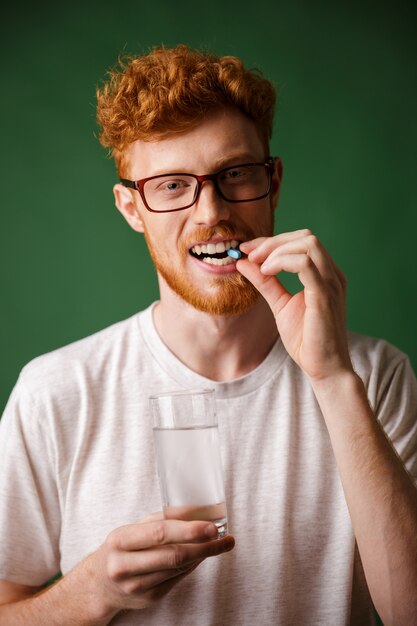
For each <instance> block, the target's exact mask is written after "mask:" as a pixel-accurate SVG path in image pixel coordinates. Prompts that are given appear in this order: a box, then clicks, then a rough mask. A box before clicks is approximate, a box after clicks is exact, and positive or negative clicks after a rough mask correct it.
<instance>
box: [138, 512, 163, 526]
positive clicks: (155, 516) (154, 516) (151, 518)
mask: <svg viewBox="0 0 417 626" xmlns="http://www.w3.org/2000/svg"><path fill="white" fill-rule="evenodd" d="M163 519H164V513H163V511H156V512H155V513H150V514H149V515H148V516H147V517H144V518H143V519H141V520H140V521H139V522H138V524H147V523H148V522H158V521H159V520H163Z"/></svg>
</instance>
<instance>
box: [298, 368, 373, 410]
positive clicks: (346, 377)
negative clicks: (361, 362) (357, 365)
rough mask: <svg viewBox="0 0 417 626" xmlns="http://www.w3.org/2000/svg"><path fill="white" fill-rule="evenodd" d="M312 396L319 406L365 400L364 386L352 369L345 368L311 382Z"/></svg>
mask: <svg viewBox="0 0 417 626" xmlns="http://www.w3.org/2000/svg"><path fill="white" fill-rule="evenodd" d="M310 382H311V386H312V389H313V391H314V395H315V396H316V399H317V401H318V403H319V404H320V406H321V407H322V408H324V407H323V405H324V406H326V405H328V404H332V405H334V404H340V403H341V402H344V401H346V402H349V400H352V399H353V398H355V397H362V398H367V396H366V390H365V386H364V384H363V381H362V379H361V378H360V376H359V375H358V374H357V373H356V372H355V371H354V369H353V368H346V369H344V370H340V371H339V372H335V373H334V374H332V375H330V376H326V377H325V378H320V379H316V380H311V379H310Z"/></svg>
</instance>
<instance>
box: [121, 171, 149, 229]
mask: <svg viewBox="0 0 417 626" xmlns="http://www.w3.org/2000/svg"><path fill="white" fill-rule="evenodd" d="M113 193H114V199H115V202H116V206H117V208H118V209H119V211H120V213H121V214H122V215H123V217H124V218H125V220H126V222H127V223H128V224H129V226H130V227H131V228H133V230H136V231H137V232H138V233H143V231H144V225H143V221H142V218H141V216H140V212H139V209H138V207H137V205H136V203H135V201H134V198H133V193H132V192H131V190H130V189H128V188H127V187H124V186H123V185H121V184H120V183H117V185H115V186H114V187H113Z"/></svg>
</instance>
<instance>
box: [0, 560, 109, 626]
mask: <svg viewBox="0 0 417 626" xmlns="http://www.w3.org/2000/svg"><path fill="white" fill-rule="evenodd" d="M89 570H90V567H89V563H88V562H87V560H86V561H84V562H82V563H81V564H80V565H79V566H77V568H76V569H75V570H73V571H72V572H70V573H69V574H68V576H65V577H63V578H61V579H60V580H59V581H58V582H57V583H55V584H54V585H52V586H50V587H47V588H46V589H44V590H43V591H41V592H39V593H38V594H36V595H34V596H31V597H27V598H24V599H20V600H18V601H15V602H9V603H7V604H2V605H1V606H0V624H7V626H27V625H28V624H30V625H31V626H45V624H48V626H106V625H107V624H109V623H110V621H111V620H112V619H113V617H114V616H115V615H116V614H117V612H118V611H117V610H114V611H111V610H108V609H106V608H105V607H104V606H103V603H100V602H99V600H98V598H97V588H96V585H95V578H96V577H95V575H94V572H91V571H89Z"/></svg>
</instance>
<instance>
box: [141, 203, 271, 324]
mask: <svg viewBox="0 0 417 626" xmlns="http://www.w3.org/2000/svg"><path fill="white" fill-rule="evenodd" d="M273 227H274V225H273V211H271V218H270V220H269V223H268V224H267V225H266V224H265V225H264V228H260V230H261V231H262V232H259V233H257V234H255V233H254V232H253V231H252V229H250V228H249V227H245V228H244V229H236V228H232V227H231V226H230V225H229V224H227V223H226V222H219V223H218V224H217V225H216V226H215V227H213V228H207V227H201V228H198V229H196V231H194V232H193V233H192V237H188V238H187V242H186V241H184V242H183V243H182V244H181V245H180V248H179V251H180V258H181V259H184V258H185V255H187V254H190V253H189V247H190V245H192V243H193V242H195V241H208V240H210V239H211V238H212V237H214V236H215V235H218V236H220V237H224V238H226V239H237V240H239V241H250V240H251V239H254V238H255V237H256V236H269V235H272V233H273ZM144 235H145V240H146V243H147V246H148V249H149V253H150V255H151V258H152V260H153V262H154V264H155V268H156V270H157V271H158V273H159V274H160V275H161V276H162V278H163V279H164V280H165V282H166V283H167V285H168V286H169V287H170V288H171V289H172V291H174V292H175V293H176V294H177V295H178V296H179V297H180V298H182V299H183V300H184V301H185V302H187V303H188V304H190V305H191V306H193V307H194V308H195V309H198V310H199V311H202V312H204V313H209V314H211V315H240V314H242V313H245V312H246V311H248V310H249V309H250V308H252V307H253V306H254V305H255V303H256V302H257V301H258V299H259V298H260V293H259V291H258V290H257V289H255V287H254V286H253V285H252V283H251V282H249V281H248V280H247V278H245V277H244V276H242V274H239V272H238V271H237V270H236V271H235V272H233V273H230V274H224V275H220V276H213V278H212V279H211V280H210V283H209V287H210V289H209V290H204V289H203V288H199V286H198V285H197V284H195V281H192V280H191V279H190V278H189V277H188V276H187V274H186V272H185V271H181V269H177V268H174V267H173V265H172V263H171V261H170V260H169V258H168V257H167V255H166V254H165V255H163V254H162V253H160V252H159V251H158V252H157V251H156V247H155V246H154V245H153V244H152V241H151V238H150V235H149V233H148V232H147V230H146V228H145V229H144Z"/></svg>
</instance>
